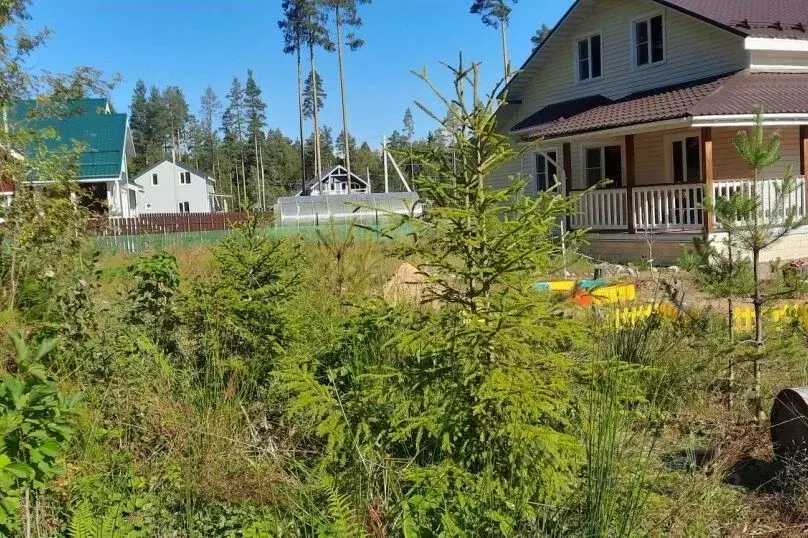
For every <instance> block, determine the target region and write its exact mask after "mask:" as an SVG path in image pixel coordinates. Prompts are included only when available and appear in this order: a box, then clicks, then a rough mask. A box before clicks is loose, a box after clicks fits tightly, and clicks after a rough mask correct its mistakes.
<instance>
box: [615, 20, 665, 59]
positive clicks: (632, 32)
mask: <svg viewBox="0 0 808 538" xmlns="http://www.w3.org/2000/svg"><path fill="white" fill-rule="evenodd" d="M660 16H661V17H662V60H661V61H658V62H655V61H654V59H653V48H652V47H653V36H652V35H651V19H653V18H654V17H660ZM638 22H645V23H647V24H648V63H647V64H643V65H640V64H639V63H638V62H639V58H637V23H638ZM629 36H630V37H631V39H630V40H629V44H628V46H629V54H630V58H631V66H632V67H633V68H634V69H648V68H650V67H656V66H658V65H664V64H665V63H666V62H667V61H668V19H667V17H665V12H664V11H657V12H654V13H647V14H645V15H641V16H639V17H635V18H634V19H631V25H630V27H629ZM601 48H602V45H601Z"/></svg>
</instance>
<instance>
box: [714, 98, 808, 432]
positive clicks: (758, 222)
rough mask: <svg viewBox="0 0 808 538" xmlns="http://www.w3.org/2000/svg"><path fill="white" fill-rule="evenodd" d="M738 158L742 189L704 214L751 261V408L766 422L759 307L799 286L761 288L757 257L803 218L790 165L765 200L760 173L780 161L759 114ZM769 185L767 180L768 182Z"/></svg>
mask: <svg viewBox="0 0 808 538" xmlns="http://www.w3.org/2000/svg"><path fill="white" fill-rule="evenodd" d="M733 144H734V146H735V150H736V151H737V153H738V155H740V157H741V158H742V159H743V161H744V163H745V164H746V166H747V167H748V168H749V169H750V171H751V173H752V177H751V179H750V181H749V182H748V184H747V185H745V187H744V188H743V189H742V190H741V192H736V193H734V194H733V195H732V197H731V198H730V201H729V203H726V202H723V203H719V202H718V201H711V200H710V199H708V200H707V202H706V204H705V207H706V210H707V212H708V213H711V214H713V215H715V219H716V223H717V224H718V225H719V227H720V228H721V229H722V231H723V232H724V233H726V234H727V235H728V236H730V237H732V238H733V243H734V245H737V247H738V249H739V250H740V254H741V255H748V256H751V264H752V290H751V292H752V293H751V299H752V305H753V306H754V309H755V339H754V350H753V351H752V352H751V362H752V367H753V375H754V387H753V403H754V411H755V419H756V420H763V419H765V413H764V412H763V396H762V393H761V367H762V361H763V359H764V357H765V339H764V321H763V307H764V305H765V304H766V303H768V302H771V301H773V300H775V299H777V298H779V297H783V296H786V295H788V294H791V293H794V292H795V291H797V290H799V289H800V288H802V287H803V284H804V283H803V282H801V281H799V280H796V279H793V280H791V279H788V280H783V281H782V282H776V281H775V282H772V283H769V285H767V286H766V288H765V290H764V287H763V285H762V278H761V274H760V269H761V267H760V265H761V263H760V255H761V253H762V252H763V251H764V250H765V249H767V248H769V247H771V246H773V245H775V244H777V243H778V242H780V241H781V240H783V239H784V238H785V237H787V236H788V235H789V234H791V233H793V232H794V231H795V230H797V229H798V228H800V227H802V226H805V225H806V224H808V217H799V216H798V214H797V207H796V205H794V204H790V203H789V200H790V199H791V198H792V196H793V194H794V193H795V191H796V190H797V189H798V185H797V182H796V180H795V178H794V174H793V171H792V170H791V166H790V165H789V166H788V167H787V169H786V171H785V174H784V177H783V179H782V181H781V182H779V184H777V185H776V186H775V192H774V195H773V196H771V197H770V199H768V200H766V206H764V192H766V190H765V185H764V184H763V170H764V169H766V168H769V167H770V166H772V165H774V164H776V163H777V162H778V161H779V160H780V136H779V135H773V136H772V137H771V138H770V139H768V140H766V138H765V131H764V128H763V110H762V109H761V108H758V109H756V110H755V126H754V128H753V129H752V131H751V132H749V131H740V132H739V133H738V135H737V136H736V137H735V138H734V139H733ZM770 181H771V180H770Z"/></svg>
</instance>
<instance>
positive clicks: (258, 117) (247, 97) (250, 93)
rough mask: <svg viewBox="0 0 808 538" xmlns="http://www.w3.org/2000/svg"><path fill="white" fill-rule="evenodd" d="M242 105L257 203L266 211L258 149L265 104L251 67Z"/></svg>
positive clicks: (264, 187)
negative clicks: (252, 155)
mask: <svg viewBox="0 0 808 538" xmlns="http://www.w3.org/2000/svg"><path fill="white" fill-rule="evenodd" d="M244 107H245V112H246V115H247V129H248V132H249V136H250V140H249V142H250V145H251V146H252V147H253V149H254V152H255V155H254V156H255V161H254V165H255V170H256V178H255V184H256V188H257V190H258V203H259V204H260V205H261V210H262V211H266V192H265V190H266V185H265V184H264V163H263V159H262V158H261V154H260V151H259V144H261V143H262V142H263V136H264V135H263V129H264V126H265V125H266V108H267V105H266V103H264V101H263V100H262V99H261V88H259V87H258V84H257V83H256V82H255V77H254V76H253V71H252V69H248V70H247V83H246V85H245V88H244Z"/></svg>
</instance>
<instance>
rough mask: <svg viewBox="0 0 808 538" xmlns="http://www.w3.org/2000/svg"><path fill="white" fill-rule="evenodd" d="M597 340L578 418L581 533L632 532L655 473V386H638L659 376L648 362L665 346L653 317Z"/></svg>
mask: <svg viewBox="0 0 808 538" xmlns="http://www.w3.org/2000/svg"><path fill="white" fill-rule="evenodd" d="M598 341H599V344H600V345H599V346H598V350H599V351H598V352H597V354H596V355H595V356H594V357H595V361H594V363H593V377H592V383H591V386H590V387H589V389H588V390H587V393H586V404H587V405H586V408H585V416H584V418H583V424H582V427H583V437H584V445H585V450H586V467H585V472H584V477H583V492H582V497H583V500H582V509H581V515H580V521H581V526H580V534H581V535H582V536H591V537H596V536H611V537H623V536H632V535H634V534H635V533H636V532H637V530H638V529H639V528H640V527H641V525H640V521H641V516H642V514H643V510H644V507H645V503H646V501H647V499H648V496H649V488H650V486H651V485H652V484H653V482H654V480H655V473H656V472H655V470H654V467H653V464H652V461H651V454H652V452H653V450H654V446H655V439H656V436H655V431H654V424H655V422H654V420H653V419H652V416H651V415H652V413H653V409H654V405H655V401H656V395H657V391H656V389H655V388H654V387H648V388H647V389H646V390H645V391H643V393H640V392H638V388H641V387H643V385H644V383H643V380H646V379H649V378H651V379H655V380H656V381H651V383H656V382H658V377H657V376H656V375H653V370H652V369H651V368H649V367H648V366H647V365H650V364H653V363H654V362H655V361H656V359H657V358H658V357H657V353H658V352H660V351H661V349H663V347H664V346H663V343H662V342H661V341H660V338H659V335H658V334H657V331H656V329H655V325H654V323H653V321H650V322H647V323H639V324H636V325H634V326H632V327H628V328H625V329H622V330H619V331H607V332H604V333H603V334H602V336H601V338H600V339H599V340H598ZM637 381H640V382H639V383H638V382H637ZM649 389H650V390H649ZM649 394H650V397H647V396H648V395H649Z"/></svg>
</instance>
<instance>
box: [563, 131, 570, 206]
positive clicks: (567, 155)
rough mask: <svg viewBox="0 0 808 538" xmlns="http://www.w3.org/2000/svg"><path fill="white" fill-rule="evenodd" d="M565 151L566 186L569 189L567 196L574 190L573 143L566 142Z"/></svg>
mask: <svg viewBox="0 0 808 538" xmlns="http://www.w3.org/2000/svg"><path fill="white" fill-rule="evenodd" d="M562 149H563V153H564V163H563V165H564V187H565V188H566V189H567V196H569V194H570V191H572V145H571V144H570V143H569V142H565V143H564V145H563V147H562Z"/></svg>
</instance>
